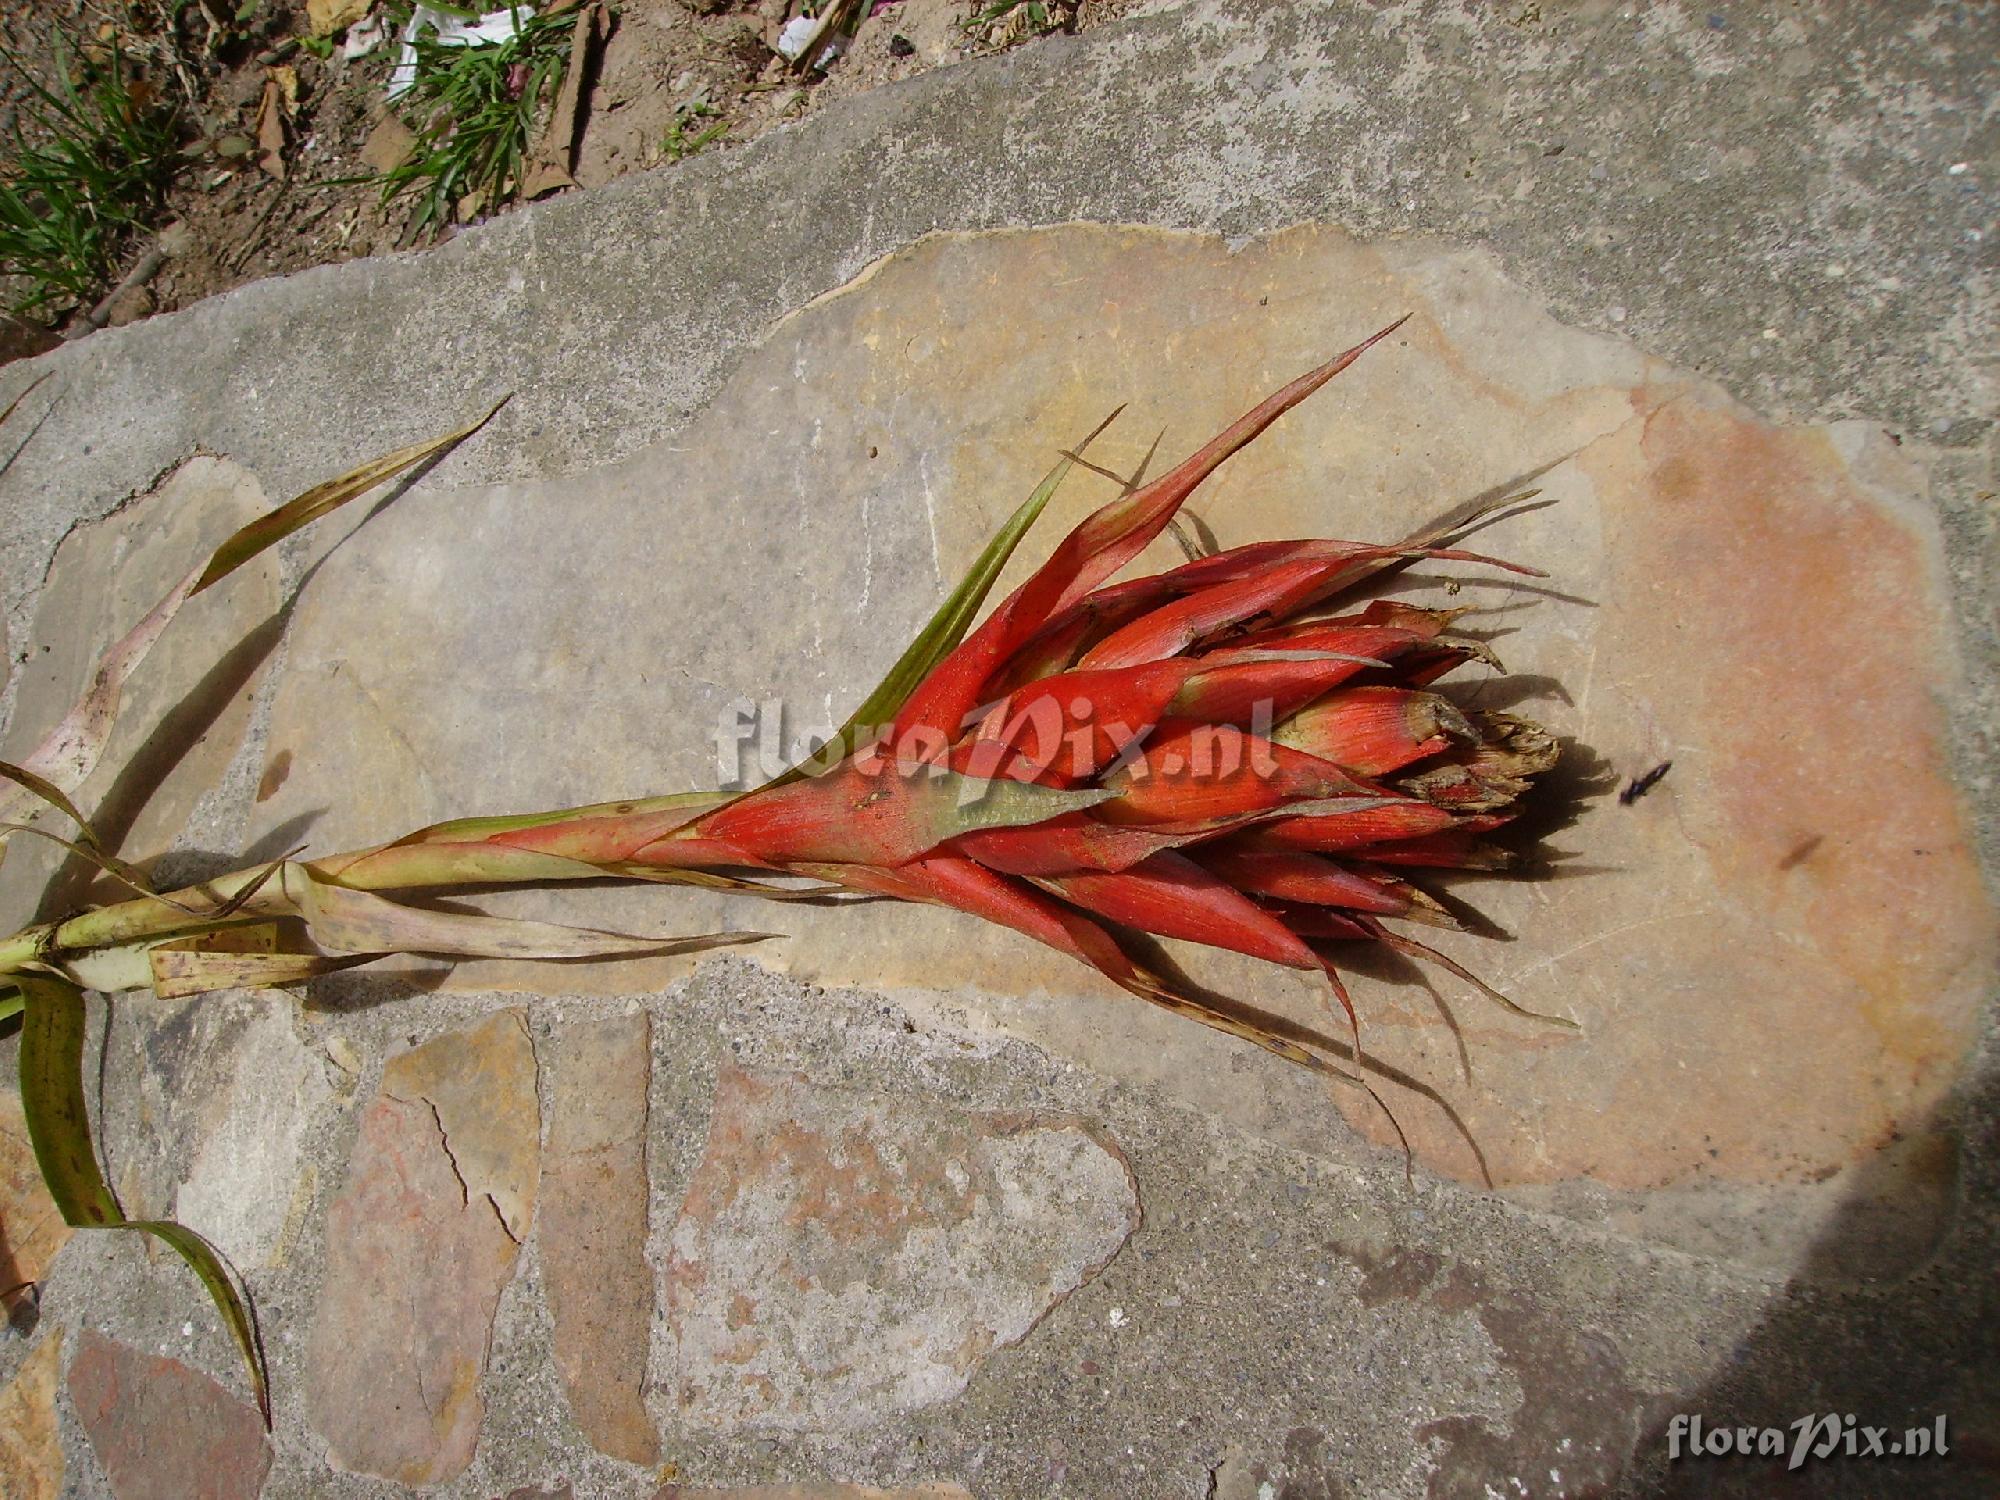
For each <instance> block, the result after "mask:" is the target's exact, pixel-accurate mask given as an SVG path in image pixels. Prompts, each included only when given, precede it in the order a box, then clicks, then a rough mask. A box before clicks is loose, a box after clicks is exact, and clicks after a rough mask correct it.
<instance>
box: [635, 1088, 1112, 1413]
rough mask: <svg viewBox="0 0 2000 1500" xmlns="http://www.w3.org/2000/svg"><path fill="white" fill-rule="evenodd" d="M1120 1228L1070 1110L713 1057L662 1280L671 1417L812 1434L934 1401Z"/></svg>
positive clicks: (1015, 1336)
mask: <svg viewBox="0 0 2000 1500" xmlns="http://www.w3.org/2000/svg"><path fill="white" fill-rule="evenodd" d="M1138 1223H1139V1203H1138V1196H1137V1187H1136V1185H1135V1184H1134V1183H1133V1181H1132V1178H1131V1175H1130V1173H1129V1171H1128V1170H1127V1168H1126V1166H1125V1162H1124V1160H1123V1158H1122V1157H1120V1156H1119V1155H1117V1154H1116V1153H1115V1152H1114V1151H1113V1150H1112V1149H1111V1148H1110V1147H1108V1146H1107V1145H1105V1144H1104V1143H1103V1142H1102V1141H1101V1140H1099V1139H1098V1138H1097V1137H1096V1136H1094V1135H1092V1134H1091V1133H1090V1132H1089V1131H1087V1130H1086V1129H1085V1128H1083V1127H1082V1126H1081V1125H1079V1124H1077V1123H1075V1122H1070V1121H1061V1120H1052V1119H1035V1118H1031V1117H1007V1116H998V1115H980V1114H974V1113H970V1112H966V1111H960V1110H950V1109H945V1108H941V1107H939V1106H937V1105H934V1104H930V1103H928V1102H926V1101H923V1100H920V1099H909V1098H889V1097H883V1096H875V1095H868V1094H862V1093H856V1092H851V1091H847V1090H841V1089H830V1088H822V1087H818V1086H815V1085H813V1084H810V1083H807V1082H806V1081H804V1080H803V1079H800V1078H796V1077H791V1076H787V1075H783V1074H759V1073H753V1072H749V1071H747V1070H744V1069H741V1068H735V1067H730V1068H726V1069H725V1070H724V1071H723V1073H722V1075H721V1077H720V1078H719V1079H718V1081H717V1084H716V1092H715V1102H714V1110H713V1114H712V1117H711V1119H710V1123H709V1134H708V1145H707V1149H706V1151H705V1152H704V1154H703V1156H702V1159H701V1163H700V1165H699V1166H697V1167H696V1169H695V1172H694V1176H693V1178H692V1179H691V1180H690V1182H689V1184H688V1189H687V1196H686V1198H685V1200H684V1201H683V1203H682V1205H681V1210H680V1217H679V1219H678V1221H677V1222H676V1223H675V1225H674V1228H673V1231H672V1234H671V1238H670V1244H671V1247H672V1248H671V1256H670V1259H669V1260H668V1263H667V1266H666V1270H665V1282H666V1291H665V1298H664V1302H665V1307H666V1313H667V1319H666V1331H667V1335H668V1338H667V1340H666V1343H667V1347H666V1349H665V1351H664V1356H665V1362H666V1365H667V1368H668V1370H669V1371H670V1376H669V1381H668V1389H669V1392H670V1406H671V1411H672V1417H673V1420H674V1421H675V1422H676V1423H678V1424H680V1425H681V1426H683V1427H684V1428H688V1429H693V1430H699V1431H703V1432H725V1433H726V1432H734V1431H739V1430H745V1429H760V1428H772V1429H790V1430H810V1431H829V1430H842V1429H851V1428H857V1427H866V1426H868V1425H870V1424H872V1423H876V1422H880V1421H882V1420H884V1419H886V1418H888V1417H891V1416H894V1415H896V1414H898V1413H903V1412H911V1411H916V1410H919V1409H921V1408H923V1407H926V1406H932V1405H935V1404H936V1403H938V1402H941V1401H945V1400H948V1399H949V1398H951V1397H953V1396H955V1395H957V1394H958V1393H959V1392H960V1391H962V1390H963V1389H964V1388H965V1385H966V1383H967V1382H968V1381H969V1380H970V1379H971V1377H972V1375H973V1372H974V1371H975V1370H976V1369H977V1368H978V1367H979V1366H980V1364H982V1363H983V1362H984V1361H985V1360H986V1359H987V1357H988V1356H989V1355H990V1354H991V1353H992V1352H993V1351H994V1350H995V1349H998V1348H1003V1347H1005V1346H1006V1345H1009V1344H1013V1343H1017V1342H1019V1341H1020V1340H1021V1339H1022V1338H1023V1337H1025V1336H1026V1335H1027V1333H1028V1331H1029V1330H1030V1329H1031V1328H1033V1327H1034V1325H1035V1324H1036V1323H1037V1322H1038V1321H1039V1320H1040V1319H1041V1318H1042V1317H1043V1316H1044V1315H1045V1314H1046V1313H1047V1312H1048V1310H1049V1308H1050V1307H1052V1306H1053V1305H1054V1304H1055V1303H1057V1302H1058V1301H1060V1300H1061V1299H1062V1298H1064V1297H1066V1296H1067V1295H1069V1293H1070V1292H1072V1291H1074V1290H1075V1289H1076V1288H1077V1287H1078V1286H1079V1285H1081V1284H1082V1283H1084V1282H1085V1281H1088V1280H1089V1279H1090V1278H1091V1277H1092V1276H1094V1275H1096V1274H1097V1272H1098V1270H1099V1269H1101V1268H1102V1267H1103V1266H1104V1264H1105V1263H1106V1262H1108V1261H1109V1260H1110V1259H1111V1257H1112V1256H1113V1255H1115V1254H1116V1253H1117V1252H1118V1250H1119V1248H1120V1247H1121V1246H1122V1245H1123V1244H1124V1243H1125V1240H1126V1237H1127V1236H1128V1235H1130V1234H1131V1233H1132V1231H1133V1230H1134V1229H1136V1228H1137V1227H1138Z"/></svg>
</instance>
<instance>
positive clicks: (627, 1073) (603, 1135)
mask: <svg viewBox="0 0 2000 1500" xmlns="http://www.w3.org/2000/svg"><path fill="white" fill-rule="evenodd" d="M545 1051H546V1053H547V1064H548V1068H549V1073H550V1080H551V1082H550V1106H549V1129H548V1144H547V1147H546V1150H545V1152H544V1155H543V1159H542V1160H543V1170H542V1185H541V1198H542V1202H541V1227H540V1229H539V1230H538V1231H537V1233H538V1237H539V1240H540V1244H541V1258H542V1277H543V1283H544V1285H545V1286H546V1288H547V1294H548V1301H549V1311H550V1314H551V1316H552V1318H553V1320H554V1324H555V1363H556V1369H557V1370H558V1371H559V1372H560V1373H561V1375H562V1381H563V1390H564V1392H565V1394H566V1395H567V1396H568V1398H569V1406H570V1412H571V1414H572V1415H573V1416H574V1417H575V1418H576V1423H577V1426H579V1427H580V1428H582V1429H583V1433H584V1436H585V1437H586V1438H588V1439H589V1440H590V1442H591V1444H592V1445H593V1446H594V1447H596V1448H597V1449H598V1450H599V1451H600V1452H603V1453H608V1454H610V1455H611V1456H612V1457H614V1458H622V1459H624V1460H626V1461H627V1462H629V1463H635V1464H652V1463H654V1462H656V1461H657V1460H658V1458H659V1439H658V1436H657V1434H656V1433H655V1432H654V1430H653V1421H652V1418H651V1417H650V1416H649V1415H648V1414H647V1412H646V1404H645V1399H644V1386H645V1378H646V1362H647V1355H648V1351H649V1347H650V1346H649V1336H650V1334H651V1332H652V1322H653V1297H654V1287H653V1270H652V1267H651V1266H649V1265H648V1264H647V1263H646V1202H647V1187H646V1085H647V1081H648V1079H649V1078H650V1077H651V1073H652V1056H651V1052H650V1028H649V1024H648V1021H647V1017H646V1013H645V1012H644V1011H643V1010H635V1011H632V1012H631V1013H629V1014H627V1015H623V1016H613V1017H610V1018H608V1019H605V1020H597V1021H585V1020H576V1021H571V1022H569V1023H567V1024H565V1025H562V1026H560V1027H559V1028H558V1029H557V1030H556V1033H555V1035H554V1037H553V1038H552V1040H551V1041H550V1042H549V1043H548V1044H547V1045H546V1047H545Z"/></svg>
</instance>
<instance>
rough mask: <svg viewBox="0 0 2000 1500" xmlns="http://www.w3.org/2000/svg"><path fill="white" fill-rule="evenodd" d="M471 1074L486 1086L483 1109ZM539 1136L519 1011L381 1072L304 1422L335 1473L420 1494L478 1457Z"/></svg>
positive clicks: (314, 1337)
mask: <svg viewBox="0 0 2000 1500" xmlns="http://www.w3.org/2000/svg"><path fill="white" fill-rule="evenodd" d="M466 1079H476V1080H477V1081H478V1083H479V1086H480V1088H481V1089H482V1090H483V1091H484V1093H483V1096H482V1098H481V1099H480V1100H479V1101H478V1103H477V1104H475V1103H474V1102H473V1101H472V1099H471V1098H470V1096H469V1095H468V1093H467V1092H466V1088H465V1086H464V1083H463V1080H466ZM426 1088H428V1089H433V1090H435V1092H436V1093H437V1094H438V1095H440V1096H442V1098H441V1099H440V1098H434V1097H432V1096H431V1095H430V1094H427V1093H424V1092H421V1090H423V1089H426ZM393 1089H403V1090H405V1091H407V1093H408V1097H404V1096H402V1095H399V1094H398V1093H396V1092H393ZM448 1108H449V1111H450V1112H449V1113H447V1110H448ZM441 1121H442V1122H446V1123H441ZM539 1135H540V1131H539V1123H538V1115H537V1103H536V1079H535V1062H534V1052H533V1048H532V1046H531V1044H530V1043H529V1040H528V1035H527V1030H526V1026H525V1017H524V1015H523V1013H522V1012H520V1011H518V1010H513V1011H503V1012H500V1013H499V1014H497V1015H495V1016H493V1017H491V1018H490V1019H489V1020H487V1021H485V1022H482V1023H481V1024H480V1025H478V1026H475V1027H471V1028H467V1029H464V1030H460V1031H454V1032H448V1033H446V1034H445V1035H443V1036H440V1037H437V1038H435V1039H433V1040H432V1041H430V1042H427V1043H425V1044H424V1045H423V1046H421V1047H418V1048H415V1049H413V1050H412V1051H410V1052H406V1053H403V1054H401V1055H400V1056H398V1057H396V1058H392V1059H390V1061H389V1063H388V1064H387V1065H385V1067H384V1069H383V1088H382V1092H381V1093H380V1094H378V1096H377V1097H376V1098H375V1099H374V1101H373V1102H372V1103H370V1104H369V1105H368V1106H367V1108H366V1109H365V1110H363V1112H362V1116H361V1127H360V1134H359V1137H358V1139H357V1140H356V1141H355V1145H354V1153H353V1155H352V1156H351V1157H350V1158H349V1161H348V1167H347V1179H346V1182H345V1183H344V1184H343V1186H342V1187H341V1190H340V1192H339V1194H338V1195H337V1196H336V1197H335V1199H334V1201H333V1204H332V1207H331V1208H330V1209H329V1210H328V1213H327V1228H326V1245H327V1250H326V1255H327V1271H326V1283H325V1286H324V1287H323V1289H322V1290H321V1293H320V1300H319V1306H318V1308H317V1309H316V1311H315V1313H314V1318H313V1326H312V1332H311V1335H310V1344H309V1348H308V1353H307V1367H306V1412H307V1420H308V1421H309V1422H310V1423H311V1425H312V1428H313V1430H314V1431H315V1432H317V1433H318V1434H319V1435H320V1437H321V1438H323V1439H324V1440H325V1442H326V1447H327V1459H328V1462H330V1463H331V1464H332V1465H333V1466H334V1467H335V1468H339V1469H346V1470H350V1471H353V1472H357V1473H364V1474H375V1475H379V1476H381V1477H382V1478H385V1479H393V1480H396V1481H398V1482H400V1483H402V1484H408V1485H425V1484H441V1483H443V1482H445V1481H447V1480H449V1479H452V1478H454V1477H455V1476H457V1475H458V1474H459V1473H461V1472H462V1471H463V1470H464V1468H465V1466H466V1465H467V1464H468V1463H469V1462H471V1459H472V1453H473V1447H474V1445H475V1443H476V1442H477V1440H478V1436H479V1424H480V1420H481V1418H482V1416H483V1414H484V1410H485V1408H484V1403H483V1401H482V1400H481V1397H480V1393H479V1382H480V1377H481V1375H482V1373H483V1372H484V1369H485V1363H486V1354H487V1345H488V1341H489V1339H490V1338H491V1335H492V1328H493V1314H494V1310H495V1308H496V1307H497V1305H498V1303H499V1299H500V1292H501V1290H502V1288H503V1287H505V1285H506V1283H507V1280H508V1278H509V1277H510V1276H511V1275H512V1274H513V1269H514V1261H515V1257H516V1255H517V1253H518V1251H519V1248H520V1247H519V1244H518V1242H517V1241H516V1239H515V1237H514V1235H513V1234H511V1233H510V1232H509V1225H508V1222H507V1220H506V1219H505V1217H504V1216H503V1213H502V1210H501V1207H500V1204H501V1202H503V1201H505V1202H509V1203H512V1204H514V1205H515V1206H516V1208H517V1210H518V1211H519V1212H521V1213H523V1214H524V1215H526V1214H532V1212H533V1205H534V1177H533V1174H534V1172H535V1171H536V1170H537V1168H538V1153H539ZM520 1223H521V1229H522V1231H523V1232H525V1230H526V1228H527V1221H526V1219H525V1218H523V1219H522V1220H520Z"/></svg>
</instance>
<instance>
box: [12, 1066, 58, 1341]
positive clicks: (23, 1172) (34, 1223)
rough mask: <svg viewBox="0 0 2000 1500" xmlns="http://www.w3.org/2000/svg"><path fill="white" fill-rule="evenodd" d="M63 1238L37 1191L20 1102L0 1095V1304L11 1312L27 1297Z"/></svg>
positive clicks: (37, 1173)
mask: <svg viewBox="0 0 2000 1500" xmlns="http://www.w3.org/2000/svg"><path fill="white" fill-rule="evenodd" d="M69 1237H70V1227H69V1225H67V1224H65V1223H64V1222H63V1219H62V1215H61V1214H60V1213H58V1212H57V1211H56V1205H55V1200H54V1199H53V1198H51V1197H50V1196H49V1190H48V1189H47V1188H46V1187H44V1186H43V1185H42V1169H41V1167H40V1166H39V1165H37V1164H36V1161H35V1148H34V1146H33V1145H32V1144H31V1143H30V1142H29V1140H28V1122H27V1119H26V1117H25V1116H24V1115H23V1114H22V1113H21V1096H20V1095H19V1094H17V1093H15V1092H14V1091H13V1090H12V1089H0V1302H4V1304H5V1305H6V1306H7V1307H9V1308H11V1307H12V1306H13V1305H14V1304H15V1303H16V1302H17V1301H19V1300H20V1299H21V1298H22V1297H23V1296H25V1295H27V1292H28V1288H29V1287H30V1286H32V1285H33V1284H34V1283H36V1282H39V1281H40V1280H41V1279H42V1275H43V1273H44V1272H46V1271H47V1270H48V1268H49V1262H50V1261H52V1260H54V1259H55V1258H56V1252H57V1251H58V1250H60V1249H62V1247H63V1245H64V1244H65V1243H66V1242H67V1241H68V1239H69Z"/></svg>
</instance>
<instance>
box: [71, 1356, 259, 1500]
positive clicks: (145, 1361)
mask: <svg viewBox="0 0 2000 1500" xmlns="http://www.w3.org/2000/svg"><path fill="white" fill-rule="evenodd" d="M69 1399H70V1404H71V1405H72V1406H74V1407H75V1408H76V1415H77V1420H78V1421H80V1422H81V1423H82V1424H83V1430H84V1433H85V1435H86V1436H88V1437H89V1439H90V1446H91V1448H92V1449H93V1450H94V1451H95V1452H96V1454H97V1461H98V1462H99V1463H100V1464H102V1465H103V1466H104V1473H105V1476H106V1477H107V1478H108V1479H109V1480H110V1481H111V1492H112V1493H113V1494H114V1495H116V1496H117V1497H118V1500H254V1497H255V1496H256V1494H257V1492H258V1491H259V1490H260V1489H262V1488H263V1485H264V1476H265V1474H266V1473H267V1472H268V1471H269V1470H270V1467H271V1449H270V1445H269V1444H268V1443H267V1442H266V1441H265V1437H264V1419H263V1418H262V1417H261V1416H259V1415H258V1412H257V1408H256V1407H254V1406H252V1405H251V1404H250V1403H248V1402H246V1401H240V1400H238V1399H237V1398H236V1397H235V1396H232V1395H231V1394H230V1393H229V1392H228V1391H227V1390H225V1389H224V1388H223V1387H222V1385H221V1384H219V1383H218V1382H217V1381H216V1380H214V1379H213V1378H212V1377H210V1376H208V1375H206V1374H204V1373H202V1372H201V1371H200V1370H194V1369H190V1368H189V1367H188V1366H186V1365H184V1364H182V1363H181V1362H180V1361H179V1360H177V1359H168V1358H166V1357H165V1356H163V1355H153V1354H147V1353H145V1352H143V1351H142V1350H138V1349H134V1348H132V1347H131V1346H130V1345H129V1344H122V1343H119V1342H118V1341H117V1340H115V1339H108V1338H106V1337H104V1336H103V1335H102V1334H100V1333H98V1332H97V1331H96V1330H95V1329H90V1328H86V1329H84V1331H83V1332H82V1333H81V1334H80V1335H78V1337H77V1349H76V1357H75V1358H74V1359H72V1360H71V1361H70V1365H69Z"/></svg>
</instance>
